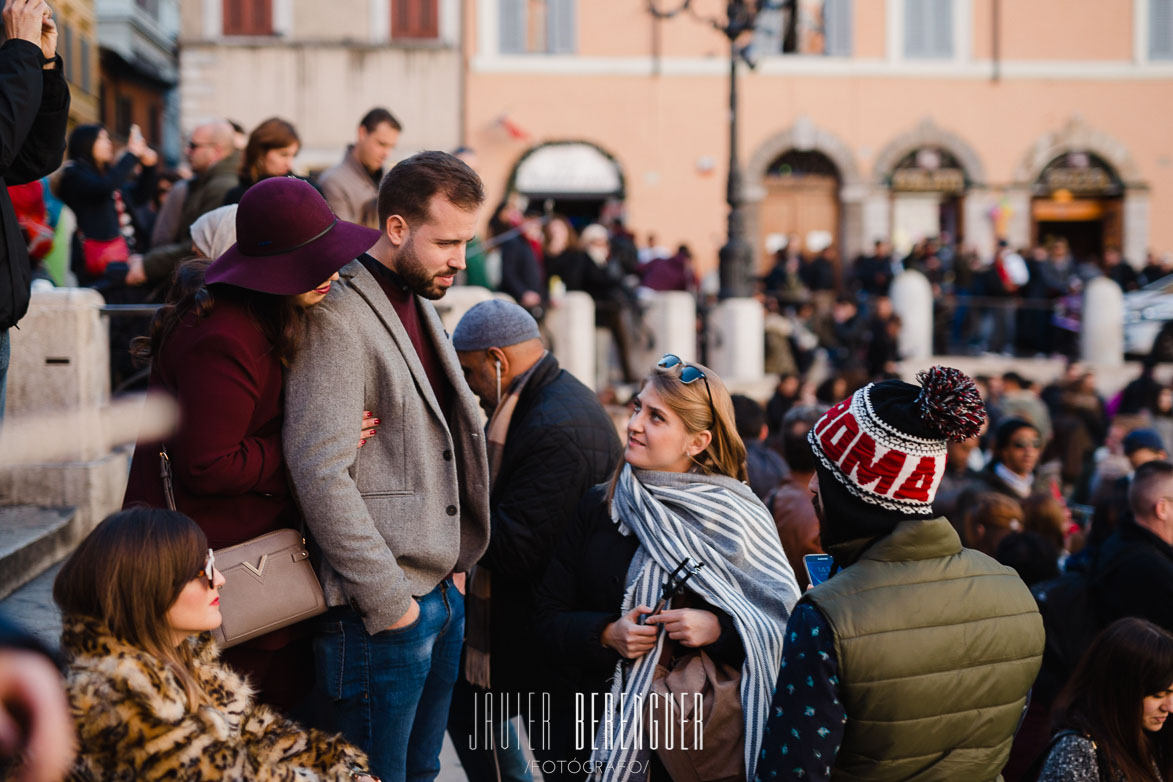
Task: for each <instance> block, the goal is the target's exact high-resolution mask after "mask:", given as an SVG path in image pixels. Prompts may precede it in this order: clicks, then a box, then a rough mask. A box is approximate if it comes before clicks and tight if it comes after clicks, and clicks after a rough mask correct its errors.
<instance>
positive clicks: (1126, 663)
mask: <svg viewBox="0 0 1173 782" xmlns="http://www.w3.org/2000/svg"><path fill="white" fill-rule="evenodd" d="M1170 711H1173V635H1169V633H1167V632H1165V631H1164V630H1162V629H1161V628H1159V627H1157V626H1156V625H1154V624H1152V623H1151V622H1147V621H1145V620H1143V619H1136V618H1129V619H1121V620H1119V621H1117V622H1115V623H1114V624H1112V625H1110V626H1109V627H1108V628H1107V629H1106V630H1104V631H1103V632H1102V633H1100V634H1099V636H1097V637H1096V640H1095V641H1093V642H1092V645H1091V646H1090V647H1088V650H1087V653H1086V654H1084V656H1083V659H1082V660H1080V663H1079V666H1078V667H1077V668H1076V669H1075V673H1074V674H1073V675H1072V677H1071V681H1069V682H1068V683H1067V686H1066V688H1064V690H1063V692H1062V693H1061V694H1060V695H1059V699H1058V701H1057V702H1056V704H1055V718H1054V724H1055V727H1056V729H1057V730H1058V732H1057V733H1056V734H1055V737H1054V739H1052V742H1051V750H1050V753H1049V754H1048V755H1047V759H1046V762H1045V763H1044V765H1043V771H1042V774H1041V775H1040V776H1039V778H1038V780H1039V782H1167V781H1168V780H1170V779H1173V728H1170V727H1169V726H1168V725H1166V722H1168V717H1169V712H1170Z"/></svg>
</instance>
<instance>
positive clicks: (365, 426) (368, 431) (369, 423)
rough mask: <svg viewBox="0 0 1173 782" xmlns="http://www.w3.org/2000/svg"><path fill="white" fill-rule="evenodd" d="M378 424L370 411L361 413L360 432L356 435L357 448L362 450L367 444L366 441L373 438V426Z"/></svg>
mask: <svg viewBox="0 0 1173 782" xmlns="http://www.w3.org/2000/svg"><path fill="white" fill-rule="evenodd" d="M378 423H379V419H378V418H375V417H374V413H372V412H371V411H370V410H363V411H362V431H360V432H359V435H358V447H359V448H362V447H363V446H364V445H366V444H367V440H369V439H370V438H372V437H374V436H375V431H376V430H375V426H376V425H377V424H378Z"/></svg>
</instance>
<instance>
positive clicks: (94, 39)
mask: <svg viewBox="0 0 1173 782" xmlns="http://www.w3.org/2000/svg"><path fill="white" fill-rule="evenodd" d="M53 11H54V18H55V19H56V20H57V52H58V54H60V55H61V62H62V63H63V64H64V65H65V79H66V81H68V82H69V127H70V129H71V130H72V129H73V128H75V127H77V126H78V125H86V124H89V123H92V122H97V121H98V113H99V112H98V94H99V89H100V88H99V71H98V27H97V18H96V17H95V15H94V0H59V2H56V3H54V4H53Z"/></svg>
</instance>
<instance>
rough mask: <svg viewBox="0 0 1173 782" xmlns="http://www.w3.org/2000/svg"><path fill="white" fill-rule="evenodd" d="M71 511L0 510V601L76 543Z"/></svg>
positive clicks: (30, 507)
mask: <svg viewBox="0 0 1173 782" xmlns="http://www.w3.org/2000/svg"><path fill="white" fill-rule="evenodd" d="M76 516H77V514H76V511H75V509H74V508H50V507H46V506H43V505H9V506H5V507H0V598H3V597H6V596H7V595H9V594H10V593H12V591H13V590H15V589H16V588H17V587H19V586H21V585H22V584H25V583H27V582H28V581H31V580H32V579H33V578H35V577H37V576H38V575H40V574H41V573H43V572H44V571H45V570H46V569H47V568H49V567H51V566H53V565H55V564H56V563H57V562H59V561H61V559H62V558H64V557H65V555H66V554H68V553H69V552H70V550H71V549H72V548H73V546H74V545H75V544H76V543H77V539H76V538H77V536H76V532H75V530H74V529H73V527H74V526H75V520H76Z"/></svg>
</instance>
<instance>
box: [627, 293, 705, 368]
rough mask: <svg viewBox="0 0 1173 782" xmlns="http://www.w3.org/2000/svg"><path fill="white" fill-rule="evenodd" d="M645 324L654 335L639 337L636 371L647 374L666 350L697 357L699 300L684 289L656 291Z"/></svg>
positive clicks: (634, 358) (633, 353)
mask: <svg viewBox="0 0 1173 782" xmlns="http://www.w3.org/2000/svg"><path fill="white" fill-rule="evenodd" d="M646 307H647V308H646V309H645V311H644V314H643V323H644V328H645V329H647V330H648V331H649V332H650V333H651V339H650V340H645V339H642V338H638V337H637V338H636V340H635V342H636V343H637V344H636V345H635V346H633V349H632V351H631V366H632V371H634V372H635V373H636V374H637V375H639V374H643V373H644V372H647V371H648V370H649V369H651V367H652V366H654V365H655V363H656V362H657V361H658V360H659V359H660V356H662V355H664V354H665V353H675V354H676V355H678V356H680V357H681V358H682V359H684V360H685V361H696V300H695V299H693V297H692V295H691V294H689V293H685V292H684V291H666V292H663V293H654V294H652V295H651V296H649V297H648V299H647V300H646Z"/></svg>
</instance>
